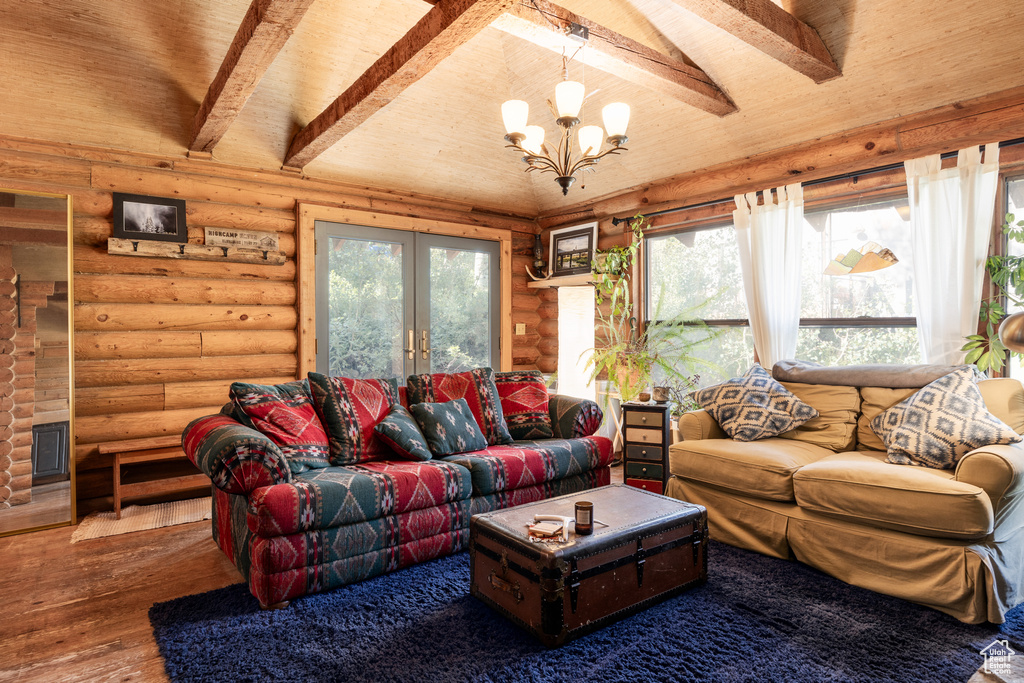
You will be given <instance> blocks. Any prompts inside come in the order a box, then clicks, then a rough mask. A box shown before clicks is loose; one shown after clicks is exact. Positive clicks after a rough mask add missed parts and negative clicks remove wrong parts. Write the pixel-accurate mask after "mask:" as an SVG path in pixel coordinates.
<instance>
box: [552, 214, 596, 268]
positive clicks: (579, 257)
mask: <svg viewBox="0 0 1024 683" xmlns="http://www.w3.org/2000/svg"><path fill="white" fill-rule="evenodd" d="M548 248H549V256H548V258H549V262H550V263H551V266H550V268H551V275H552V277H558V276H560V275H580V274H583V273H589V272H591V261H592V260H593V259H594V250H595V249H596V248H597V222H596V221H595V222H593V223H587V224H585V225H574V226H571V227H568V228H559V229H558V230H552V231H551V243H550V245H549V247H548Z"/></svg>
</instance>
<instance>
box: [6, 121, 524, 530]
mask: <svg viewBox="0 0 1024 683" xmlns="http://www.w3.org/2000/svg"><path fill="white" fill-rule="evenodd" d="M0 187H8V188H11V189H21V190H34V191H40V192H52V193H58V194H71V195H72V196H73V207H74V277H75V282H74V292H75V302H74V324H75V348H74V353H75V382H76V384H75V445H74V457H75V463H76V468H77V470H76V472H77V499H78V512H79V515H84V514H87V513H88V512H90V511H93V510H98V509H110V508H111V507H112V504H113V503H112V472H111V467H112V459H111V457H110V456H109V455H100V454H99V453H98V449H97V444H99V443H102V442H109V441H118V440H127V439H136V438H145V437H154V436H164V435H176V434H180V433H181V430H182V429H183V428H184V427H185V425H186V424H187V423H188V422H189V421H191V420H192V419H194V418H196V417H200V416H202V415H207V414H210V413H211V412H216V411H217V410H219V409H220V407H221V406H222V405H223V404H224V403H225V402H226V400H227V391H228V386H229V385H230V383H231V382H232V381H236V380H244V381H251V382H260V383H271V382H282V381H287V380H290V379H294V378H295V377H296V369H297V365H298V364H297V357H296V339H297V336H296V334H297V333H296V325H297V318H298V315H297V310H296V261H295V249H296V241H295V225H296V221H295V206H296V203H297V202H309V203H320V204H324V205H331V206H347V207H357V208H362V209H369V210H373V211H377V212H381V213H391V214H397V215H403V216H413V217H418V218H426V219H438V220H445V221H450V222H455V223H462V224H466V225H467V226H486V227H491V228H499V229H505V230H509V231H510V233H511V234H512V237H513V240H512V242H513V245H514V253H515V254H516V258H515V264H516V267H515V268H514V269H513V273H512V288H513V292H514V295H513V298H514V303H513V316H514V319H515V320H516V321H517V322H524V323H526V325H527V334H525V335H521V336H513V337H512V340H513V352H512V355H513V359H514V361H513V363H514V365H513V367H514V368H515V369H534V368H537V367H538V364H537V361H538V360H539V359H540V356H541V353H540V352H539V351H538V344H539V343H540V341H541V339H540V336H539V334H538V331H537V328H538V326H539V322H540V319H539V317H538V314H537V313H536V309H537V308H538V307H539V305H540V301H539V299H538V297H536V296H535V295H534V294H533V292H532V290H528V289H527V288H526V284H525V280H526V275H525V270H524V269H523V267H522V265H521V261H522V259H521V257H523V256H524V255H528V254H529V253H531V252H532V246H533V235H534V232H535V231H536V225H535V224H534V222H533V221H531V220H526V219H523V218H520V217H515V216H508V215H502V214H498V213H493V212H489V211H486V210H480V209H476V208H474V207H472V206H469V205H466V204H458V203H453V202H444V201H436V200H433V199H430V198H425V197H416V196H410V195H404V194H400V193H393V192H386V191H375V190H371V189H368V188H355V187H353V186H350V185H345V184H341V183H335V182H329V181H318V180H312V179H309V178H305V177H303V176H300V175H298V174H294V173H288V172H275V171H258V170H244V169H239V168H235V167H228V166H222V165H219V164H217V163H215V162H212V161H203V160H189V159H183V158H173V159H171V158H166V157H159V156H153V155H142V154H127V153H121V152H113V151H109V150H103V149H97V148H88V147H81V146H74V145H66V144H57V143H49V142H42V141H33V140H24V139H17V138H0ZM112 192H129V193H135V194H145V195H154V196H159V197H174V198H180V199H184V200H186V213H187V222H188V231H189V242H192V243H202V242H203V228H204V227H224V228H244V229H249V230H260V231H269V232H276V233H278V235H279V241H280V248H281V250H282V251H284V253H285V254H286V257H287V258H286V261H285V263H284V264H283V265H280V266H275V265H251V264H245V263H220V262H209V261H193V260H178V259H162V258H139V257H131V256H114V255H109V254H108V253H107V247H106V242H107V238H109V237H111V236H112V210H113V200H112V195H111V193H112ZM53 353H54V354H55V353H57V352H56V351H53ZM48 357H50V358H52V357H53V356H52V355H50V350H49V349H43V350H42V353H41V356H40V358H41V360H43V361H46V359H47V358H48ZM58 399H59V397H58ZM51 405H54V404H51ZM28 433H31V430H29V432H28Z"/></svg>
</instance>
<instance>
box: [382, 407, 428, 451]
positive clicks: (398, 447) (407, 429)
mask: <svg viewBox="0 0 1024 683" xmlns="http://www.w3.org/2000/svg"><path fill="white" fill-rule="evenodd" d="M373 431H375V432H377V438H378V439H380V440H381V441H383V442H384V443H386V444H387V445H388V448H390V449H391V450H392V451H394V453H395V455H397V456H398V457H400V458H405V459H406V460H430V459H431V458H432V457H434V454H433V453H431V452H430V446H428V445H427V437H425V436H423V432H421V431H420V426H419V425H418V424H417V423H416V420H415V419H413V416H412V415H410V414H409V409H408V408H406V407H405V406H401V405H397V406H391V412H390V413H388V414H387V417H385V418H384V419H383V420H381V421H380V422H379V423H378V424H377V426H376V427H374V428H373Z"/></svg>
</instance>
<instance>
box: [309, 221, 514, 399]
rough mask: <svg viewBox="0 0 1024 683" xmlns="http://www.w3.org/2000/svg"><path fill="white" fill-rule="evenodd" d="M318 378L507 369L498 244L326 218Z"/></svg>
mask: <svg viewBox="0 0 1024 683" xmlns="http://www.w3.org/2000/svg"><path fill="white" fill-rule="evenodd" d="M315 239H316V321H317V322H316V337H317V353H316V368H317V372H322V373H325V374H330V375H341V376H345V377H356V378H368V377H398V378H399V381H400V382H401V383H404V381H405V377H406V376H408V375H410V374H418V373H424V372H460V371H462V370H469V369H472V368H476V367H482V366H490V367H495V368H497V367H498V366H499V359H500V353H499V348H498V343H499V342H498V340H499V332H500V328H501V325H500V321H499V311H500V301H501V298H500V279H499V268H498V264H499V249H498V243H497V242H490V241H486V240H473V239H466V238H461V237H445V236H438V235H428V234H424V233H414V232H407V231H404V230H390V229H384V228H369V227H365V226H361V225H349V224H342V223H330V222H327V221H316V223H315Z"/></svg>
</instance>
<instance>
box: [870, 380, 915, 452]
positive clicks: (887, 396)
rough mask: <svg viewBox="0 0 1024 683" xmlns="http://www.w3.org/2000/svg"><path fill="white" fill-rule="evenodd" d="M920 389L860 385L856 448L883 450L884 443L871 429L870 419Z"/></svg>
mask: <svg viewBox="0 0 1024 683" xmlns="http://www.w3.org/2000/svg"><path fill="white" fill-rule="evenodd" d="M918 391H920V389H889V388H888V387H861V390H860V399H861V402H860V410H861V413H860V417H859V418H857V450H859V451H861V450H872V451H884V450H885V444H884V443H883V442H882V440H881V439H880V438H879V437H878V435H877V434H875V430H873V429H871V421H872V420H874V419H875V416H876V415H878V414H879V413H881V412H883V411H886V410H888V409H889V408H892V407H893V406H894V405H896V404H897V403H899V402H900V401H902V400H903V399H905V398H907V397H908V396H910V395H911V394H916V393H917V392H918Z"/></svg>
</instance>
